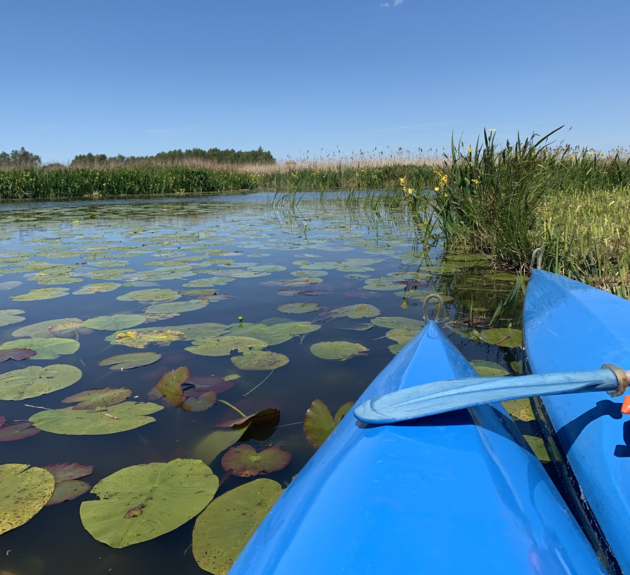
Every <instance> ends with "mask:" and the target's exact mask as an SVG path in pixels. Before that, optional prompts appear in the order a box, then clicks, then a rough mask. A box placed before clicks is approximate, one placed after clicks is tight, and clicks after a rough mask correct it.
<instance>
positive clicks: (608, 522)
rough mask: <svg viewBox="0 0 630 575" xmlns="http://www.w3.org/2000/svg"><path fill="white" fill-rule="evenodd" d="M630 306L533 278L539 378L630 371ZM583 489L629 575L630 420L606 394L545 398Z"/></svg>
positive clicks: (572, 285) (531, 333)
mask: <svg viewBox="0 0 630 575" xmlns="http://www.w3.org/2000/svg"><path fill="white" fill-rule="evenodd" d="M629 329H630V302H627V301H626V300H623V299H621V298H619V297H617V296H614V295H612V294H609V293H606V292H604V291H602V290H599V289H596V288H593V287H590V286H587V285H585V284H582V283H580V282H577V281H575V280H570V279H567V278H564V277H561V276H558V275H556V274H552V273H550V272H545V271H541V270H534V271H533V272H532V277H531V279H530V281H529V284H528V287H527V296H526V298H525V308H524V336H525V347H526V350H527V354H528V359H529V363H530V367H531V369H532V372H533V373H551V372H558V371H574V370H588V369H598V368H600V367H601V366H602V365H603V364H605V363H610V364H613V365H617V366H619V367H621V368H623V369H625V370H628V369H630V337H628V334H629ZM542 401H543V403H544V405H545V408H546V410H547V413H548V415H549V419H550V420H551V422H552V424H553V426H554V428H555V431H556V434H557V436H558V440H559V442H560V444H561V446H562V448H563V450H564V453H565V454H566V457H567V459H568V461H569V463H570V465H571V468H572V469H573V472H574V473H575V476H576V478H577V480H578V482H579V484H580V488H581V489H582V492H583V494H584V497H585V498H586V501H587V502H588V504H589V506H590V507H591V509H592V512H593V514H594V515H595V517H596V519H597V521H598V523H599V526H600V528H601V530H602V532H603V534H604V536H605V537H606V540H607V541H608V544H609V545H610V547H611V549H612V551H613V553H614V555H615V558H616V559H617V562H618V563H619V566H620V567H621V569H622V571H624V572H625V573H630V547H629V546H628V543H627V533H629V532H630V459H628V458H629V457H630V446H629V445H630V444H628V442H627V441H630V419H628V417H626V416H622V414H621V404H622V402H623V398H622V397H620V398H611V397H610V396H609V395H608V394H607V393H605V392H597V393H586V394H574V395H556V396H546V397H543V398H542Z"/></svg>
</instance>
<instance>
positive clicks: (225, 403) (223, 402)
mask: <svg viewBox="0 0 630 575" xmlns="http://www.w3.org/2000/svg"><path fill="white" fill-rule="evenodd" d="M217 401H218V402H219V403H222V404H223V405H227V406H228V407H231V408H232V409H233V410H234V411H236V412H237V413H238V414H240V415H241V416H243V417H247V416H246V415H245V414H244V413H243V412H242V411H241V410H240V409H238V408H237V407H234V406H233V405H232V404H231V403H228V402H227V401H225V400H223V399H217Z"/></svg>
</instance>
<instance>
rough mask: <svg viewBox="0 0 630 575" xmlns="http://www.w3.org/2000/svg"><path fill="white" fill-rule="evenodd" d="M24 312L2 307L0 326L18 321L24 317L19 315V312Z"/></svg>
mask: <svg viewBox="0 0 630 575" xmlns="http://www.w3.org/2000/svg"><path fill="white" fill-rule="evenodd" d="M22 313H25V312H24V310H21V309H3V310H0V327H3V326H5V325H11V324H14V323H20V322H22V321H24V320H25V319H26V318H25V317H21V316H20V314H22Z"/></svg>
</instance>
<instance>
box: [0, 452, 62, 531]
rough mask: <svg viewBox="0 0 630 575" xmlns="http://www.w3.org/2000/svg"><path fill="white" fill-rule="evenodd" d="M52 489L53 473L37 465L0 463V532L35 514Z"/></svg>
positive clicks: (8, 529)
mask: <svg viewBox="0 0 630 575" xmlns="http://www.w3.org/2000/svg"><path fill="white" fill-rule="evenodd" d="M54 490H55V480H54V478H53V476H52V475H51V474H50V473H49V472H48V471H46V470H45V469H42V468H41V467H29V466H28V465H23V464H20V463H9V464H6V465H0V509H2V513H0V535H1V534H2V533H6V532H7V531H11V529H15V528H16V527H19V526H20V525H24V524H25V523H26V522H27V521H28V520H29V519H31V518H32V517H33V516H35V514H37V513H38V512H39V511H40V510H41V509H42V507H44V505H45V504H46V502H47V501H48V500H49V499H50V496H51V495H52V493H53V491H54Z"/></svg>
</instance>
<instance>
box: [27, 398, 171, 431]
mask: <svg viewBox="0 0 630 575" xmlns="http://www.w3.org/2000/svg"><path fill="white" fill-rule="evenodd" d="M162 409H164V408H163V407H162V406H161V405H156V404H155V403H136V402H135V401H125V402H124V403H119V404H118V405H112V406H111V407H108V408H107V410H106V411H77V410H74V409H73V408H72V407H66V408H65V409H49V410H47V411H41V412H40V413H36V414H35V415H33V416H31V418H30V419H29V421H30V422H32V423H33V425H34V426H35V427H37V428H38V429H41V430H42V431H48V432H49V433H57V434H60V435H108V434H110V433H120V432H122V431H129V430H130V429H136V428H137V427H142V426H143V425H147V424H148V423H152V422H153V421H155V419H153V418H152V417H148V416H149V415H151V414H152V413H155V412H157V411H160V410H162Z"/></svg>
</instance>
